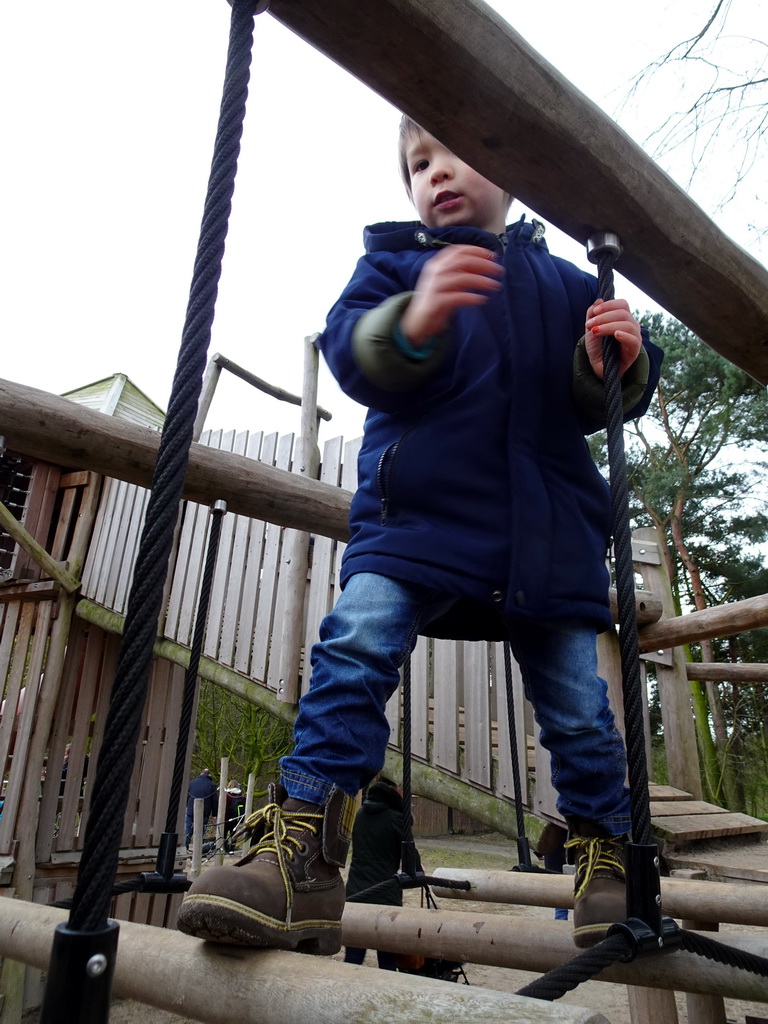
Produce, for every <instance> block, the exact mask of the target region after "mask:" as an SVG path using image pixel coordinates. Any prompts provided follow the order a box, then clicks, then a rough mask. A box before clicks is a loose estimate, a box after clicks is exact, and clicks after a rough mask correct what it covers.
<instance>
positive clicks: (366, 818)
mask: <svg viewBox="0 0 768 1024" xmlns="http://www.w3.org/2000/svg"><path fill="white" fill-rule="evenodd" d="M402 843H403V798H402V796H401V794H400V791H399V790H398V789H397V787H396V786H395V784H394V782H391V781H390V780H389V779H386V778H384V777H383V776H379V778H378V779H377V780H376V781H375V782H372V783H371V784H370V786H369V787H368V789H367V790H366V793H365V799H364V800H363V805H362V807H361V808H360V810H359V811H358V812H357V815H356V816H355V824H354V825H353V827H352V860H351V862H350V866H349V877H348V878H347V899H349V897H350V896H356V895H357V894H358V893H359V894H360V899H359V900H355V902H356V903H378V904H384V905H385V906H393V907H402V905H403V890H402V889H401V888H400V886H399V885H395V884H394V883H393V884H392V885H391V886H388V887H387V888H382V889H378V890H377V891H376V892H375V893H373V894H372V895H371V896H366V890H367V889H370V888H371V887H372V886H374V885H377V884H378V883H379V882H385V881H386V880H387V879H388V878H392V876H393V875H395V874H396V873H397V870H398V868H399V867H400V859H401V852H402ZM365 954H366V950H364V949H358V948H357V947H356V946H347V948H346V951H345V953H344V962H345V963H348V964H361V963H362V962H363V960H364V959H365ZM376 957H377V959H378V963H379V967H380V968H381V969H382V970H384V971H396V970H397V955H396V954H395V953H389V952H387V951H386V950H381V949H378V950H376Z"/></svg>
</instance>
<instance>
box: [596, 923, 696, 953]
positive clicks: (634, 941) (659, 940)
mask: <svg viewBox="0 0 768 1024" xmlns="http://www.w3.org/2000/svg"><path fill="white" fill-rule="evenodd" d="M608 935H609V936H610V935H624V936H626V937H627V938H628V939H629V941H630V944H631V947H632V948H631V949H630V951H629V952H628V953H627V955H626V956H623V957H621V961H622V963H625V964H628V963H631V961H632V960H634V959H635V957H636V956H639V955H641V954H646V953H671V952H673V951H674V950H675V949H679V948H680V945H681V943H682V941H683V933H682V931H681V929H680V928H679V927H678V925H677V922H676V921H673V920H672V918H671V917H664V918H662V920H661V928H660V930H659V933H658V934H657V933H656V932H655V931H654V930H653V929H652V928H650V927H649V926H648V925H647V924H646V923H645V921H641V920H640V919H639V918H637V917H630V918H628V919H627V920H626V921H619V922H618V923H617V924H612V925H611V927H610V928H609V929H608Z"/></svg>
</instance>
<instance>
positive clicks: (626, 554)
mask: <svg viewBox="0 0 768 1024" xmlns="http://www.w3.org/2000/svg"><path fill="white" fill-rule="evenodd" d="M615 259H616V256H615V254H614V253H613V252H610V251H603V252H599V253H597V255H596V261H597V289H598V294H599V296H600V298H601V299H603V300H604V301H608V300H610V299H612V298H613V297H614V286H613V264H614V262H615ZM619 357H620V353H619V346H618V345H617V344H616V342H615V339H614V338H613V337H610V336H609V337H606V338H604V339H603V372H604V378H605V412H606V418H607V441H608V464H609V467H610V484H611V506H612V525H613V548H614V561H615V565H616V599H617V604H618V613H619V648H620V652H621V678H622V692H623V695H624V729H625V743H626V747H627V765H628V772H629V789H630V795H631V804H632V810H631V819H632V839H633V842H635V843H640V844H650V843H651V842H652V836H651V805H650V795H649V790H648V766H647V764H646V760H645V730H644V722H643V687H642V680H641V676H640V646H639V643H638V639H637V615H636V608H635V574H634V567H633V564H632V535H631V532H630V529H629V507H628V504H627V495H628V493H629V483H628V478H627V459H626V453H625V451H624V412H623V409H622V397H621V376H620V374H619Z"/></svg>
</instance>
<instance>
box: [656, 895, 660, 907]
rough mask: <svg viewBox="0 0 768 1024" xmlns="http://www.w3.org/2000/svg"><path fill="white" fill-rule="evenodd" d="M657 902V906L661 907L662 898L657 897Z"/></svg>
mask: <svg viewBox="0 0 768 1024" xmlns="http://www.w3.org/2000/svg"><path fill="white" fill-rule="evenodd" d="M655 902H656V906H657V907H660V906H661V896H657V897H656V900H655Z"/></svg>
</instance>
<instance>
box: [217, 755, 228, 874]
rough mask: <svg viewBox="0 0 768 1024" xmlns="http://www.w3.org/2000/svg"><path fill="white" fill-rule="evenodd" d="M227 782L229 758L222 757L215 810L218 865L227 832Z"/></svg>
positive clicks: (222, 854) (222, 858)
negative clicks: (217, 803)
mask: <svg viewBox="0 0 768 1024" xmlns="http://www.w3.org/2000/svg"><path fill="white" fill-rule="evenodd" d="M228 780H229V758H228V757H222V759H221V763H220V765H219V805H218V807H217V808H216V845H215V847H214V849H215V850H216V851H217V852H218V855H219V863H220V864H223V863H224V833H225V832H226V830H227V824H226V822H227V784H228Z"/></svg>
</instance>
